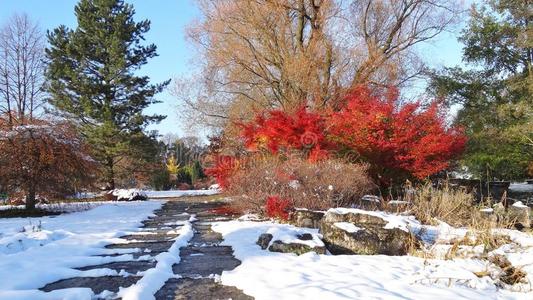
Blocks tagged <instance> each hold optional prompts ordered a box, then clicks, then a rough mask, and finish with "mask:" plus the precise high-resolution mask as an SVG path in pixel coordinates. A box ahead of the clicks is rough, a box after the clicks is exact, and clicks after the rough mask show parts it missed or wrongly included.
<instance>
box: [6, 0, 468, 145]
mask: <svg viewBox="0 0 533 300" xmlns="http://www.w3.org/2000/svg"><path fill="white" fill-rule="evenodd" d="M127 2H128V3H132V4H133V6H134V7H135V11H136V17H135V19H136V20H142V19H149V20H150V21H151V23H152V26H151V30H150V31H149V32H148V34H146V36H145V38H146V40H147V42H149V43H154V44H156V45H157V48H158V51H157V52H158V53H159V56H158V57H156V58H153V59H152V60H150V61H149V62H148V64H147V65H145V66H144V67H143V69H142V70H141V71H142V73H143V74H146V75H149V76H150V78H151V79H152V80H153V82H154V83H155V82H161V81H164V80H167V79H171V78H174V77H176V76H179V75H184V74H187V72H188V71H189V70H191V69H192V65H191V64H190V61H191V59H192V58H193V57H194V52H195V51H194V49H193V48H192V45H190V44H188V43H187V42H186V41H185V28H186V27H187V24H189V23H190V22H191V21H192V20H194V19H195V18H196V17H198V16H199V11H198V9H197V8H196V7H195V4H194V1H193V0H129V1H128V0H127ZM76 3H77V0H0V24H3V23H4V22H6V20H7V19H8V18H9V17H10V16H11V15H12V14H14V13H27V14H28V15H29V16H30V17H31V18H32V19H33V20H35V21H37V22H38V23H39V25H40V26H41V28H43V29H44V30H49V29H53V28H55V27H57V26H59V25H61V24H64V25H66V26H68V27H70V28H75V27H76V18H75V16H74V6H75V5H76ZM460 27H461V26H459V28H458V29H457V30H459V29H460ZM455 36H456V33H444V34H442V35H441V36H439V37H438V38H437V39H435V40H434V41H433V42H431V43H429V44H425V45H422V46H421V49H422V51H421V54H422V56H423V58H424V59H425V60H426V61H427V62H429V63H430V65H432V66H434V67H438V66H454V65H457V64H460V62H461V45H460V44H459V43H458V42H457V40H456V37H455ZM157 98H158V99H159V100H161V101H163V103H160V104H157V105H154V106H153V107H151V108H150V109H148V110H147V112H148V113H159V114H164V115H167V116H168V117H167V119H166V120H164V121H163V122H161V123H160V124H158V125H155V126H152V127H151V128H152V129H158V130H159V131H160V132H161V133H162V134H165V133H177V134H180V135H182V134H183V130H182V127H181V122H180V120H179V117H178V115H177V114H176V111H177V109H178V104H177V103H176V100H175V99H174V98H173V97H172V96H171V95H169V93H168V92H164V93H162V94H160V95H158V96H157Z"/></svg>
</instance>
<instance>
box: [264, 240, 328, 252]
mask: <svg viewBox="0 0 533 300" xmlns="http://www.w3.org/2000/svg"><path fill="white" fill-rule="evenodd" d="M268 250H269V251H270V252H281V253H294V254H297V255H300V254H304V253H307V252H311V251H314V252H316V253H317V254H325V253H326V248H325V247H319V246H316V247H313V248H311V247H309V246H307V245H305V244H300V243H288V244H285V243H283V242H282V241H280V240H276V241H274V242H272V245H270V247H269V248H268Z"/></svg>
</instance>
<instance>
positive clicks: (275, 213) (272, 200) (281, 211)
mask: <svg viewBox="0 0 533 300" xmlns="http://www.w3.org/2000/svg"><path fill="white" fill-rule="evenodd" d="M291 209H292V205H291V202H290V201H289V200H288V199H283V198H280V197H279V196H270V197H268V198H267V199H266V204H265V212H266V215H267V216H268V217H271V218H277V219H281V220H287V219H289V211H290V210H291Z"/></svg>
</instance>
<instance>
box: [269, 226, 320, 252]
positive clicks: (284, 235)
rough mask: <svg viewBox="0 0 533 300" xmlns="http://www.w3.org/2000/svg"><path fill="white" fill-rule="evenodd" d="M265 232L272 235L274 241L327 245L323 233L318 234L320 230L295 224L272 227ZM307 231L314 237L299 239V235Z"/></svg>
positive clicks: (315, 245)
mask: <svg viewBox="0 0 533 300" xmlns="http://www.w3.org/2000/svg"><path fill="white" fill-rule="evenodd" d="M265 233H269V234H271V235H272V241H281V242H282V243H284V244H291V243H295V244H303V245H306V246H309V247H310V248H316V247H325V245H324V242H322V240H321V239H320V238H321V235H319V234H318V230H313V229H307V228H305V229H303V228H298V227H295V226H283V227H270V228H268V230H267V231H265ZM305 233H309V234H311V236H312V237H313V238H312V239H310V240H302V239H299V238H298V236H301V235H303V234H305Z"/></svg>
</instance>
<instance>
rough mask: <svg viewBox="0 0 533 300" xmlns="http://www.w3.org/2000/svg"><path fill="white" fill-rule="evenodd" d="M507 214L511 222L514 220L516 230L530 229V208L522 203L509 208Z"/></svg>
mask: <svg viewBox="0 0 533 300" xmlns="http://www.w3.org/2000/svg"><path fill="white" fill-rule="evenodd" d="M508 214H509V217H510V219H511V220H515V227H517V228H518V229H523V228H531V208H529V207H528V206H526V205H524V204H523V203H522V202H520V201H518V202H515V203H514V204H513V205H511V206H509V210H508Z"/></svg>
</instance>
